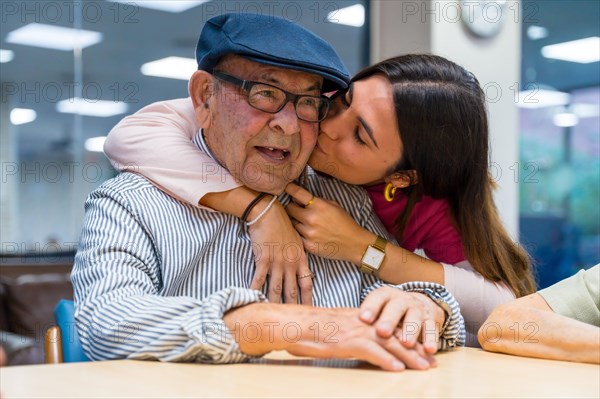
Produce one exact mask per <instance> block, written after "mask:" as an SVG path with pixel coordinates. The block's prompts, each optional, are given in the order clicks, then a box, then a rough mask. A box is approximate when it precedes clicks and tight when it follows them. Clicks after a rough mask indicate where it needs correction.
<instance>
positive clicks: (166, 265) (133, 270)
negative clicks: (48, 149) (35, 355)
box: [72, 134, 464, 363]
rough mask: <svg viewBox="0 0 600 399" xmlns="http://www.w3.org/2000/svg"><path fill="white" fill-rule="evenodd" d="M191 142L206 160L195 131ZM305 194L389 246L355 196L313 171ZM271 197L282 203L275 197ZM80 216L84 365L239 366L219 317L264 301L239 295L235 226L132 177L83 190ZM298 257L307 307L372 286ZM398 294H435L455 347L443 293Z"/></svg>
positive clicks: (455, 311)
mask: <svg viewBox="0 0 600 399" xmlns="http://www.w3.org/2000/svg"><path fill="white" fill-rule="evenodd" d="M194 142H195V143H196V145H197V146H198V147H199V148H200V149H201V150H202V151H204V152H206V153H208V154H210V152H209V151H208V148H206V145H205V143H204V141H203V140H202V135H201V134H198V135H197V136H196V138H195V140H194ZM307 189H308V190H309V191H311V192H313V193H314V194H316V195H318V196H320V197H323V198H327V199H333V200H335V201H337V202H338V203H339V204H340V205H341V206H342V207H343V208H344V209H346V211H348V212H349V214H350V215H351V216H352V217H353V218H354V219H355V220H356V221H357V222H358V223H359V224H360V225H361V226H363V227H365V228H366V229H368V230H370V231H372V232H374V233H376V234H379V235H381V236H383V237H387V238H389V239H391V237H389V235H388V234H387V232H386V231H385V228H384V227H383V226H382V224H381V223H380V222H379V220H378V219H377V218H376V217H375V216H374V214H373V212H372V211H371V203H370V199H369V197H368V196H367V195H366V194H365V192H364V190H362V189H360V188H356V187H352V186H349V185H347V184H344V183H342V182H339V181H337V180H335V179H329V178H326V177H322V176H319V175H317V174H315V173H314V172H313V171H309V174H308V179H307ZM279 200H280V201H281V202H282V204H284V205H285V204H287V203H288V202H289V201H290V199H289V197H287V196H285V195H282V196H280V199H279ZM85 212H86V213H85V221H84V227H83V231H82V234H81V238H80V246H79V250H78V252H77V255H76V258H75V265H74V268H73V273H72V282H73V286H74V289H75V304H76V312H75V318H76V321H77V328H78V331H79V334H80V337H81V342H82V346H83V348H84V351H85V352H86V354H87V355H88V356H89V357H90V358H91V359H94V360H101V359H117V358H130V359H158V360H162V361H188V362H206V363H233V362H241V361H245V360H247V359H248V356H247V355H245V354H243V353H242V352H241V351H240V350H239V347H238V345H237V343H236V341H235V339H234V337H233V335H232V334H231V333H230V332H229V330H228V329H227V327H226V326H225V324H224V323H223V315H224V314H225V313H226V312H227V311H228V310H230V309H233V308H236V307H239V306H243V305H246V304H250V303H255V302H265V301H266V296H265V291H263V292H260V291H255V290H251V289H249V288H247V287H249V285H250V282H251V281H252V277H253V273H254V270H255V259H254V255H253V245H252V241H251V240H250V237H249V235H248V228H247V226H246V225H245V223H244V222H243V221H241V220H240V219H239V218H236V217H234V216H231V215H227V214H224V213H220V212H214V211H210V210H207V209H201V208H197V207H193V206H191V205H189V204H186V203H183V202H180V201H178V200H176V199H174V198H172V197H170V196H169V195H167V194H165V193H163V192H162V191H161V190H159V189H158V188H156V187H155V186H154V185H152V184H151V183H150V182H149V181H148V180H146V179H145V178H143V177H142V176H139V175H136V174H133V173H122V174H120V175H118V176H117V177H115V178H114V179H111V180H108V181H107V182H105V183H104V184H102V186H100V187H99V188H98V189H97V190H95V191H94V192H92V193H91V194H90V196H89V198H88V200H87V201H86V204H85ZM323 250H324V251H326V250H328V249H327V248H323ZM307 256H308V262H309V267H310V269H311V271H312V272H313V273H315V275H316V278H315V280H314V282H313V303H314V305H315V306H319V307H359V306H360V303H361V298H363V297H364V295H366V293H368V292H370V291H371V290H373V289H375V288H377V287H379V286H381V285H382V282H381V281H379V280H377V279H376V278H375V277H373V276H370V275H366V274H363V273H361V272H360V270H359V268H358V267H357V266H356V265H353V264H352V263H350V262H344V261H338V260H330V259H326V258H321V257H318V256H314V255H312V254H307ZM398 287H399V288H400V289H403V290H406V291H414V290H417V291H423V290H424V289H425V288H428V289H430V290H431V291H433V292H435V293H437V294H438V295H440V296H441V297H442V298H443V299H444V301H445V302H447V303H448V304H449V305H450V306H451V308H452V315H451V316H450V317H449V318H448V320H447V323H446V327H445V329H444V331H443V334H442V337H441V339H440V343H441V344H440V345H441V348H442V349H445V348H448V347H454V346H457V345H464V321H463V319H462V316H461V314H460V309H459V307H458V303H457V302H456V301H455V300H454V298H453V297H452V295H451V294H450V293H449V292H448V291H447V290H446V289H445V288H444V287H443V286H441V285H439V284H434V283H423V282H418V283H407V284H402V285H400V286H398ZM431 291H428V292H431Z"/></svg>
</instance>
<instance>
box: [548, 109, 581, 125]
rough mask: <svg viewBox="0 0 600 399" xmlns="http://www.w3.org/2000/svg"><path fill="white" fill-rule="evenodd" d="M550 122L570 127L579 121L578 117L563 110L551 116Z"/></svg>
mask: <svg viewBox="0 0 600 399" xmlns="http://www.w3.org/2000/svg"><path fill="white" fill-rule="evenodd" d="M552 122H553V123H554V124H555V125H556V126H558V127H572V126H576V125H577V124H578V123H579V118H578V117H577V115H575V114H572V113H570V112H563V113H560V114H555V115H554V116H553V117H552Z"/></svg>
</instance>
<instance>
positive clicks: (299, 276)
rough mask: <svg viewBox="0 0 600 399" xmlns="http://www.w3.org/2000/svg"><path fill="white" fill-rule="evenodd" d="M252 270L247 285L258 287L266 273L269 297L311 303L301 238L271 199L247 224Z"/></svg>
mask: <svg viewBox="0 0 600 399" xmlns="http://www.w3.org/2000/svg"><path fill="white" fill-rule="evenodd" d="M249 233H250V238H251V239H252V243H253V244H254V245H252V250H253V252H254V258H255V259H256V273H255V274H254V278H253V279H252V282H251V284H250V288H252V289H256V290H259V289H261V288H262V287H263V285H264V284H265V282H266V281H267V275H268V276H269V290H268V293H267V296H268V298H269V301H271V302H274V303H279V302H281V299H282V294H283V301H284V302H285V303H298V299H299V298H298V285H299V286H300V299H301V301H302V304H304V305H312V286H313V284H312V273H311V271H310V269H309V268H308V262H307V259H306V253H305V252H304V248H303V245H302V239H301V238H300V236H299V235H298V233H297V232H296V230H295V229H294V227H293V226H292V223H291V221H290V218H289V216H288V215H287V213H286V212H285V209H284V208H283V206H282V205H281V204H280V203H279V202H277V201H275V203H274V204H273V206H272V207H271V209H269V210H268V211H267V213H266V214H265V215H264V216H263V217H262V218H260V220H259V221H258V222H256V223H255V224H253V225H252V226H250V229H249Z"/></svg>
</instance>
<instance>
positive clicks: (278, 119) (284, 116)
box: [271, 101, 300, 135]
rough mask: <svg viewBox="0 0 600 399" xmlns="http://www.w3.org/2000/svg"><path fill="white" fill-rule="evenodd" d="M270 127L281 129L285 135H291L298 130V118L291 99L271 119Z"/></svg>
mask: <svg viewBox="0 0 600 399" xmlns="http://www.w3.org/2000/svg"><path fill="white" fill-rule="evenodd" d="M271 127H272V128H274V129H276V130H279V131H281V133H283V134H285V135H292V134H296V133H299V132H300V119H299V118H298V115H297V114H296V107H295V105H294V102H293V101H289V102H288V103H287V104H285V106H284V107H283V108H282V109H281V110H280V111H279V112H277V113H276V114H274V117H273V119H272V120H271Z"/></svg>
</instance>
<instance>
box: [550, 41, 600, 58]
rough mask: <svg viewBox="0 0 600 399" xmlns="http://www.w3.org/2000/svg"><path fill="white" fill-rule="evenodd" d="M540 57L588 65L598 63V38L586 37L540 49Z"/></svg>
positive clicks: (599, 50)
mask: <svg viewBox="0 0 600 399" xmlns="http://www.w3.org/2000/svg"><path fill="white" fill-rule="evenodd" d="M542 55H543V56H544V57H546V58H553V59H556V60H563V61H571V62H579V63H581V64H589V63H592V62H598V61H600V37H598V36H595V37H588V38H585V39H579V40H573V41H570V42H564V43H558V44H552V45H549V46H544V47H542Z"/></svg>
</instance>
